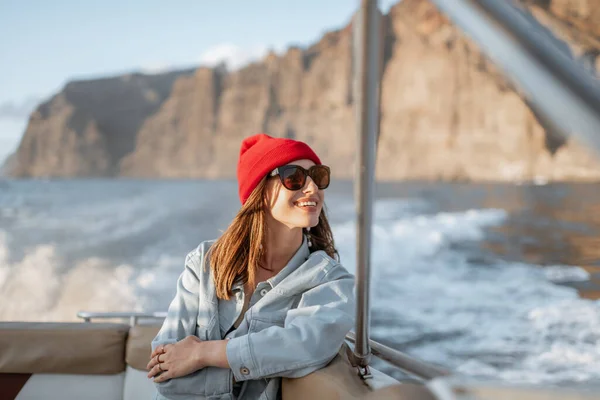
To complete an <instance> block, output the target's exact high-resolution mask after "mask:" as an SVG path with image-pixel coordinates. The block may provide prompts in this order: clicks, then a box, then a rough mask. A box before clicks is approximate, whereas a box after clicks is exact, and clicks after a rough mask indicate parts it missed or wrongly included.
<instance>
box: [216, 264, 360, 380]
mask: <svg viewBox="0 0 600 400" xmlns="http://www.w3.org/2000/svg"><path fill="white" fill-rule="evenodd" d="M353 292H354V277H353V276H352V275H351V274H349V273H348V272H347V271H346V270H345V269H344V268H341V266H340V268H332V269H330V270H329V271H328V272H327V273H326V274H325V275H324V278H323V279H321V282H320V284H318V285H317V286H315V287H313V288H312V289H310V290H308V291H306V292H304V293H303V294H302V296H301V299H300V302H299V303H298V307H297V308H295V309H292V310H289V311H288V312H287V315H286V318H285V324H284V326H283V327H281V326H270V327H268V328H266V329H264V330H262V331H260V332H251V333H249V334H247V335H244V336H240V337H237V338H234V339H231V340H229V342H228V343H227V360H228V362H229V365H230V367H231V370H232V372H233V375H234V376H235V379H236V380H237V381H244V380H249V379H260V378H270V377H276V376H279V377H290V378H297V377H301V376H305V375H308V374H309V373H311V372H313V371H316V370H318V369H320V368H322V367H324V366H325V365H327V364H328V363H329V362H330V361H331V360H332V359H333V358H334V357H335V355H336V354H337V352H338V350H339V349H340V347H341V345H342V343H343V342H344V338H345V336H346V334H347V333H348V332H349V331H350V329H351V328H352V327H353V324H354V307H355V300H354V293H353Z"/></svg>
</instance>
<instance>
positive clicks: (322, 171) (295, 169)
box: [269, 165, 331, 190]
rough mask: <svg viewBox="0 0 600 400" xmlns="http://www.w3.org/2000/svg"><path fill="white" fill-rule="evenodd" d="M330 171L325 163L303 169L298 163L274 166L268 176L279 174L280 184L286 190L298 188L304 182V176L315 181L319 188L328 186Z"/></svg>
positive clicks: (301, 186)
mask: <svg viewBox="0 0 600 400" xmlns="http://www.w3.org/2000/svg"><path fill="white" fill-rule="evenodd" d="M330 174H331V171H330V169H329V167H328V166H326V165H313V166H312V167H310V168H309V169H304V168H302V167H301V166H299V165H283V166H281V167H278V168H275V169H274V170H273V171H271V173H270V174H269V176H275V175H279V180H280V181H281V184H282V185H283V186H285V188H286V189H288V190H300V189H302V188H303V187H304V185H305V184H306V177H307V176H310V178H311V179H312V180H313V182H315V185H317V187H318V188H319V189H320V190H323V189H327V187H328V186H329V177H330Z"/></svg>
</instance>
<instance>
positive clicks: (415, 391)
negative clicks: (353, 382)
mask: <svg viewBox="0 0 600 400" xmlns="http://www.w3.org/2000/svg"><path fill="white" fill-rule="evenodd" d="M363 399H365V400H387V399H389V400H436V397H435V396H434V395H433V394H432V393H431V392H430V391H429V390H428V389H427V388H426V387H425V386H423V385H418V384H414V383H402V384H399V385H392V386H387V387H384V388H381V389H378V390H375V391H373V392H371V393H369V394H368V395H366V396H365V397H363Z"/></svg>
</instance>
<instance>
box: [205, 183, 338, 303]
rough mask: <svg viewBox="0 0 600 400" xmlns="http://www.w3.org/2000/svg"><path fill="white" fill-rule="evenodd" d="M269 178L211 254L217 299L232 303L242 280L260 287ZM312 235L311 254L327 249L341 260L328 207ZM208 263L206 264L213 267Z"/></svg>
mask: <svg viewBox="0 0 600 400" xmlns="http://www.w3.org/2000/svg"><path fill="white" fill-rule="evenodd" d="M266 189H267V178H264V179H262V180H261V181H260V182H259V184H258V185H257V186H256V188H255V189H254V190H253V191H252V194H250V197H249V198H248V200H246V203H244V205H242V208H240V211H238V213H237V215H236V216H235V218H234V219H233V221H232V222H231V224H230V225H229V227H228V228H227V230H225V232H223V234H222V235H221V237H219V238H218V239H217V240H216V241H215V243H214V244H213V245H212V246H211V247H210V249H209V251H208V253H207V255H206V256H207V261H208V258H210V262H209V263H210V268H211V270H212V276H213V279H214V281H215V286H216V289H217V297H218V298H220V299H225V300H229V298H230V297H231V295H232V294H233V293H232V290H231V289H232V286H233V283H234V282H235V281H236V280H237V279H242V281H243V283H244V284H246V283H247V284H249V285H250V286H251V287H254V286H255V285H256V269H257V268H258V267H259V265H260V263H261V261H262V259H263V257H264V255H265V250H264V249H265V246H264V244H265V243H266V234H267V223H266V218H265V208H266V207H267V205H266V202H265V194H266ZM308 235H309V237H310V239H311V242H312V246H311V247H310V252H311V253H312V252H314V251H317V250H324V251H325V252H326V253H327V254H328V255H329V256H330V257H332V258H335V259H336V260H339V254H338V252H337V250H336V249H335V245H334V242H333V234H332V232H331V227H330V226H329V221H328V220H327V216H326V215H325V206H323V209H322V210H321V214H320V215H319V223H318V224H317V225H316V226H314V227H312V228H311V229H310V232H308ZM209 263H205V265H207V264H209Z"/></svg>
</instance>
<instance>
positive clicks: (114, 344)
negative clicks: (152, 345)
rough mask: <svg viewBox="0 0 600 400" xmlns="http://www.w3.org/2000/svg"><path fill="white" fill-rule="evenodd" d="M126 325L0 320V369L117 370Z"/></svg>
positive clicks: (122, 364) (120, 365)
mask: <svg viewBox="0 0 600 400" xmlns="http://www.w3.org/2000/svg"><path fill="white" fill-rule="evenodd" d="M128 331H129V326H128V325H123V324H112V323H76V322H75V323H60V322H0V349H2V351H0V373H30V374H37V373H53V374H117V373H120V372H123V371H124V370H125V360H124V354H125V339H126V338H127V333H128Z"/></svg>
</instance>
